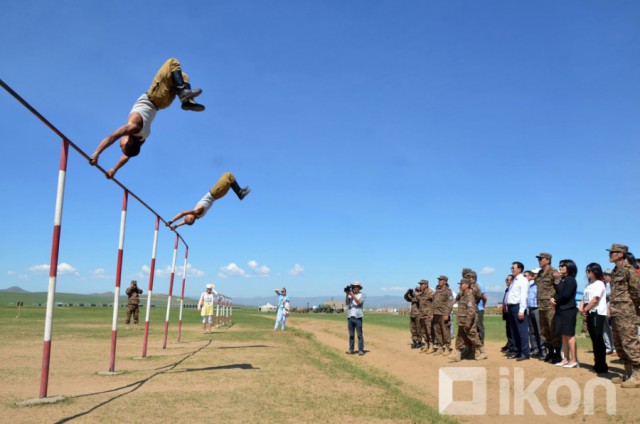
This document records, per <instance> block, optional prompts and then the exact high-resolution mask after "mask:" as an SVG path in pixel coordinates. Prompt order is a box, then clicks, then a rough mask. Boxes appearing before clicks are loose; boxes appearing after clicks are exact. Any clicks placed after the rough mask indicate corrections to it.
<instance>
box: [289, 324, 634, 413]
mask: <svg viewBox="0 0 640 424" xmlns="http://www.w3.org/2000/svg"><path fill="white" fill-rule="evenodd" d="M295 326H296V327H298V328H300V329H302V330H304V331H308V332H311V333H313V334H314V335H315V337H316V338H317V339H318V340H319V341H320V342H322V343H324V344H326V345H329V346H331V347H334V348H336V349H340V350H346V348H347V347H348V346H347V344H348V336H347V329H346V323H339V322H335V321H321V320H312V319H301V320H296V321H295ZM407 334H408V333H405V332H402V331H397V330H394V329H390V328H387V327H382V326H375V325H367V324H366V319H365V327H364V339H365V348H366V350H367V351H368V352H367V354H366V355H365V356H364V357H357V356H354V357H353V360H356V361H364V362H365V363H366V364H367V365H369V366H373V367H376V368H379V369H382V370H384V371H386V372H388V373H389V374H391V375H393V376H395V377H397V378H399V379H401V380H402V381H404V382H406V383H407V384H408V385H410V386H411V387H412V388H415V393H416V395H417V397H418V396H419V397H422V396H424V398H423V400H424V401H425V402H426V403H428V404H430V405H433V406H435V407H436V408H438V399H439V385H438V382H439V373H440V371H441V370H443V371H446V369H447V368H451V369H452V371H453V372H458V371H459V370H460V369H464V368H474V369H473V370H472V369H469V370H468V372H463V374H465V375H471V374H472V373H473V372H475V371H476V370H475V368H478V367H480V368H482V369H484V370H485V371H484V372H486V387H487V390H486V403H485V404H486V413H484V414H481V415H473V416H471V415H468V416H464V415H459V414H455V415H456V417H457V418H458V419H460V420H462V421H465V422H473V423H478V424H483V423H492V424H495V423H511V424H512V423H513V420H514V419H518V417H519V416H527V418H534V419H535V418H538V416H539V419H542V420H543V422H544V423H566V422H591V423H605V422H606V423H610V422H618V423H631V422H640V414H639V413H638V412H637V411H636V409H635V408H637V402H638V397H639V396H640V389H628V390H623V389H621V388H620V387H619V386H616V387H615V400H613V399H612V401H615V405H611V402H610V405H609V406H610V407H611V406H614V408H615V413H616V415H615V416H610V415H607V404H606V400H605V399H606V389H605V388H603V387H599V388H598V389H597V390H596V391H595V402H589V401H587V402H585V393H586V392H588V391H589V390H587V391H585V385H587V383H588V382H591V383H590V384H593V383H596V382H601V383H602V382H604V380H603V379H600V380H594V379H595V378H596V377H597V376H596V374H594V373H593V372H591V370H590V367H584V368H579V369H563V368H559V367H554V366H552V365H549V364H545V363H544V362H541V361H538V360H534V359H532V360H529V361H523V362H515V361H513V360H508V359H506V358H505V357H504V356H503V355H502V354H500V353H499V350H500V347H501V346H500V345H498V344H497V343H487V345H486V347H487V352H488V354H489V359H487V360H484V361H462V362H458V363H450V362H449V360H448V359H447V358H446V357H445V356H440V355H425V354H421V353H419V352H418V351H417V350H412V349H410V348H409V343H408V336H407ZM581 356H582V358H585V360H587V358H588V359H590V358H591V353H586V352H581ZM608 359H609V366H610V368H611V369H612V370H618V371H620V370H621V365H620V364H618V363H611V361H612V360H613V359H614V358H612V357H609V358H608ZM587 363H588V362H587ZM480 372H482V371H480ZM520 376H522V377H520ZM609 377H611V376H609ZM518 381H521V382H523V386H522V388H523V389H527V388H530V390H531V392H533V394H534V395H535V397H536V398H537V399H538V401H539V405H536V402H535V400H534V401H533V404H534V408H535V410H534V409H533V408H532V406H531V405H530V403H529V402H526V401H525V402H521V401H519V399H516V397H514V387H515V386H517V385H518ZM507 382H508V384H509V389H508V390H502V391H501V390H500V387H501V385H500V384H501V383H502V384H503V385H504V384H505V383H507ZM574 382H575V383H574ZM562 383H567V384H570V385H575V388H574V390H573V391H571V390H570V389H569V387H567V386H565V387H560V388H559V389H557V391H556V390H555V389H554V388H556V387H558V386H562V385H563V384H562ZM576 383H577V384H576ZM536 387H537V388H536ZM534 389H535V390H534ZM572 392H573V400H574V401H579V404H578V405H577V408H576V407H572V406H571V404H570V400H571V396H572ZM501 393H503V395H502V396H501V395H500V394H501ZM518 393H520V391H518ZM554 393H557V395H555V396H550V399H551V401H550V400H549V398H548V395H549V394H551V395H553V394H554ZM611 393H612V394H613V391H611ZM611 397H613V396H611ZM471 398H472V384H471V382H458V383H455V384H454V385H453V400H454V401H469V400H471ZM530 398H531V397H530ZM554 399H557V404H556V403H554ZM482 403H483V402H479V403H478V404H477V405H481V404H482ZM585 403H586V404H588V405H594V412H593V413H588V411H587V413H585ZM518 405H524V407H523V408H521V407H518ZM516 407H517V408H518V410H517V411H515V409H516ZM466 410H467V412H469V411H470V410H469V409H468V408H467V409H466ZM514 411H515V412H514Z"/></svg>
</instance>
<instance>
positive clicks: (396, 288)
mask: <svg viewBox="0 0 640 424" xmlns="http://www.w3.org/2000/svg"><path fill="white" fill-rule="evenodd" d="M380 290H382V291H383V292H403V291H405V290H406V287H399V286H393V287H383V288H381V289H380Z"/></svg>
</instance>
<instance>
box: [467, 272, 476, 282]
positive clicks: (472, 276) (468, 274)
mask: <svg viewBox="0 0 640 424" xmlns="http://www.w3.org/2000/svg"><path fill="white" fill-rule="evenodd" d="M467 278H475V279H476V280H477V279H478V274H477V273H476V272H475V271H469V272H468V273H467Z"/></svg>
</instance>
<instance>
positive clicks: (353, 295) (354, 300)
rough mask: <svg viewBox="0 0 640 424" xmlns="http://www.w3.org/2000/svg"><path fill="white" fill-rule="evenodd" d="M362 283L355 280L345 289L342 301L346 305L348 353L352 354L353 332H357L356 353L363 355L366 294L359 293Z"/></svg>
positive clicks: (353, 344) (353, 346)
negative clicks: (363, 320) (363, 322)
mask: <svg viewBox="0 0 640 424" xmlns="http://www.w3.org/2000/svg"><path fill="white" fill-rule="evenodd" d="M360 290H362V284H360V282H359V281H355V282H354V283H352V284H351V286H350V287H348V290H346V289H345V293H346V296H345V300H344V303H345V305H347V326H348V328H349V350H348V351H347V353H348V354H353V353H355V352H354V348H355V333H356V332H357V333H358V355H360V356H362V355H364V339H363V338H362V317H363V316H364V301H365V299H366V298H367V295H366V294H364V293H360Z"/></svg>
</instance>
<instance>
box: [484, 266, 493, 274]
mask: <svg viewBox="0 0 640 424" xmlns="http://www.w3.org/2000/svg"><path fill="white" fill-rule="evenodd" d="M495 272H496V269H495V268H491V267H490V266H485V267H484V268H482V269H481V270H480V275H491V274H493V273H495Z"/></svg>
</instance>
